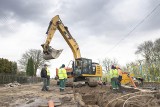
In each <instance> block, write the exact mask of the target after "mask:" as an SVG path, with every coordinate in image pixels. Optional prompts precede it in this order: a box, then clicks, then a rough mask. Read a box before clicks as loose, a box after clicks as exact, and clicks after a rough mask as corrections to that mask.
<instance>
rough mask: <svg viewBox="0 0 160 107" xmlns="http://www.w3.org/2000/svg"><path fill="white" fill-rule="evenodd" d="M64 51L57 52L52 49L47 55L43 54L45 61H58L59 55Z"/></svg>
mask: <svg viewBox="0 0 160 107" xmlns="http://www.w3.org/2000/svg"><path fill="white" fill-rule="evenodd" d="M62 51H63V49H60V50H56V49H54V48H51V49H50V50H49V53H45V54H43V58H44V59H45V60H50V59H56V58H58V57H59V55H60V54H61V53H62Z"/></svg>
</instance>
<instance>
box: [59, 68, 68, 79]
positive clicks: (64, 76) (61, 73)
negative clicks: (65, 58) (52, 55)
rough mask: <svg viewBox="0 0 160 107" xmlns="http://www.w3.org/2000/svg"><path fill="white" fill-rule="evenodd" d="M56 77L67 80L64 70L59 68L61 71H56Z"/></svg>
mask: <svg viewBox="0 0 160 107" xmlns="http://www.w3.org/2000/svg"><path fill="white" fill-rule="evenodd" d="M58 77H59V79H65V78H67V73H66V70H65V69H64V68H61V69H59V70H58Z"/></svg>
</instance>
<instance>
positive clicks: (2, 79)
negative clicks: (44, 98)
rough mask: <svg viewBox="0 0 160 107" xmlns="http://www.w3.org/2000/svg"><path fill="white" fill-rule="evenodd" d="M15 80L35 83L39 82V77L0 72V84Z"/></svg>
mask: <svg viewBox="0 0 160 107" xmlns="http://www.w3.org/2000/svg"><path fill="white" fill-rule="evenodd" d="M14 81H17V82H18V83H21V84H24V83H37V82H41V78H40V77H27V76H18V75H5V74H0V84H7V83H12V82H14Z"/></svg>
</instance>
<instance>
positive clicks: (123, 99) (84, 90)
mask: <svg viewBox="0 0 160 107" xmlns="http://www.w3.org/2000/svg"><path fill="white" fill-rule="evenodd" d="M75 93H79V94H80V95H81V96H82V101H83V102H84V104H85V107H155V106H157V107H158V106H160V92H158V91H144V92H143V91H140V90H138V89H134V88H124V87H123V88H122V89H121V90H117V91H112V90H111V89H110V87H109V86H103V87H101V86H98V87H94V88H93V87H87V86H84V87H81V88H75ZM84 104H83V105H81V106H84Z"/></svg>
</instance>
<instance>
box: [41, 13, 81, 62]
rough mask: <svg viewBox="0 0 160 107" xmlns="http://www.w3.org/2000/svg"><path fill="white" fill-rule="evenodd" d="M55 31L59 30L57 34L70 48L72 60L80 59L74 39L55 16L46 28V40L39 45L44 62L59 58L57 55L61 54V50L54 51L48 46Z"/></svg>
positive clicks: (57, 16)
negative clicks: (59, 34)
mask: <svg viewBox="0 0 160 107" xmlns="http://www.w3.org/2000/svg"><path fill="white" fill-rule="evenodd" d="M57 29H58V30H59V32H60V33H61V35H62V36H63V38H64V39H65V41H66V42H67V44H68V45H69V47H70V48H71V50H72V52H73V56H74V58H75V59H77V58H80V57H81V54H80V49H79V46H78V44H77V42H76V41H75V39H74V38H73V37H72V35H71V34H70V32H69V30H68V28H67V27H66V26H64V24H63V23H62V21H61V19H60V18H59V15H56V16H55V17H53V18H52V20H51V21H50V24H49V26H48V30H47V32H46V34H47V39H46V41H45V43H44V44H42V45H41V46H42V48H43V53H44V56H43V58H44V59H45V60H49V59H56V58H58V57H59V55H60V54H61V52H62V50H56V49H53V48H52V47H51V46H49V44H50V42H51V40H52V38H53V36H54V33H55V31H56V30H57Z"/></svg>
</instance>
